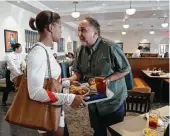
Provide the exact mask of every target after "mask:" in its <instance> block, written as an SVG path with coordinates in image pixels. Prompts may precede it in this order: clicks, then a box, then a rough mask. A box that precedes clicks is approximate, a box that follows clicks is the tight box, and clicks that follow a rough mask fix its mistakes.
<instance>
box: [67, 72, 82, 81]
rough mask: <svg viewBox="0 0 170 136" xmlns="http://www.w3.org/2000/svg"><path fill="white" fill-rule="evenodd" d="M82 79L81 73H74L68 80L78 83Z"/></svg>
mask: <svg viewBox="0 0 170 136" xmlns="http://www.w3.org/2000/svg"><path fill="white" fill-rule="evenodd" d="M80 77H81V75H80V74H79V73H76V72H75V73H74V74H73V75H72V76H71V77H69V78H68V79H69V80H70V81H77V80H79V79H80Z"/></svg>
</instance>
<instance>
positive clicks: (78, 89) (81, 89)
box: [68, 85, 90, 96]
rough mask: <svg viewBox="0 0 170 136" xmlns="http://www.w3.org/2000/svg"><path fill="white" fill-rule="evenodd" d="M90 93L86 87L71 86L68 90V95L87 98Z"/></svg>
mask: <svg viewBox="0 0 170 136" xmlns="http://www.w3.org/2000/svg"><path fill="white" fill-rule="evenodd" d="M89 92H90V89H89V88H88V87H87V86H85V85H71V86H70V87H69V89H68V93H72V94H76V95H82V96H86V95H88V94H89Z"/></svg>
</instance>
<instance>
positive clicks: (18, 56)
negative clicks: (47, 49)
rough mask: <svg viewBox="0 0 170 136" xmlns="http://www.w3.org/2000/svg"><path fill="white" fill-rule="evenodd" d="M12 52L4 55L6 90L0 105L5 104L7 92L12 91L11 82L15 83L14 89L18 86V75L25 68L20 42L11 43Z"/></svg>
mask: <svg viewBox="0 0 170 136" xmlns="http://www.w3.org/2000/svg"><path fill="white" fill-rule="evenodd" d="M11 47H12V49H13V52H11V53H9V54H8V55H7V56H6V62H7V73H6V90H5V91H4V93H3V97H2V105H3V106H6V105H7V103H6V101H7V99H8V94H9V92H10V91H12V89H13V88H12V82H13V83H14V85H15V89H17V87H18V80H19V79H17V78H18V77H19V76H20V75H22V74H23V73H22V70H24V69H25V67H26V64H25V55H24V54H22V47H21V44H20V43H15V44H12V45H11Z"/></svg>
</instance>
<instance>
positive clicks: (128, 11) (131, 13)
mask: <svg viewBox="0 0 170 136" xmlns="http://www.w3.org/2000/svg"><path fill="white" fill-rule="evenodd" d="M135 12H136V9H134V8H130V9H127V10H126V14H128V15H133V14H135Z"/></svg>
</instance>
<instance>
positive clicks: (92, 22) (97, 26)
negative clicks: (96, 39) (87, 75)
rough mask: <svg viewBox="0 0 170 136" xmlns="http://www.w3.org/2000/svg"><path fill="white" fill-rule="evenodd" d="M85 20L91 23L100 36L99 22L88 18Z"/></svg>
mask: <svg viewBox="0 0 170 136" xmlns="http://www.w3.org/2000/svg"><path fill="white" fill-rule="evenodd" d="M85 20H87V21H88V22H89V24H90V25H91V26H92V27H94V28H95V29H96V31H97V32H98V35H99V36H100V24H99V22H98V21H97V20H95V19H94V18H91V17H86V18H85Z"/></svg>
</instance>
